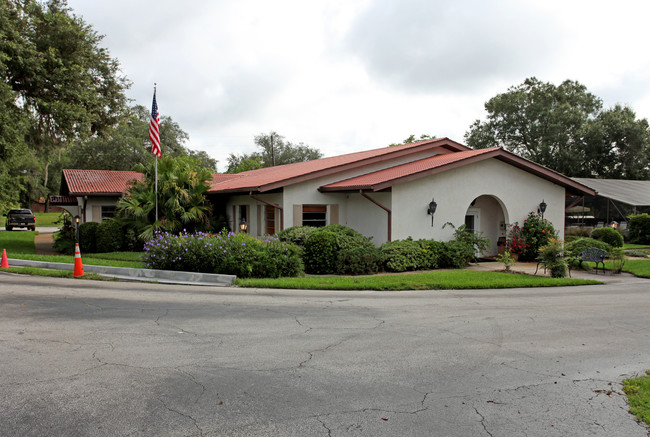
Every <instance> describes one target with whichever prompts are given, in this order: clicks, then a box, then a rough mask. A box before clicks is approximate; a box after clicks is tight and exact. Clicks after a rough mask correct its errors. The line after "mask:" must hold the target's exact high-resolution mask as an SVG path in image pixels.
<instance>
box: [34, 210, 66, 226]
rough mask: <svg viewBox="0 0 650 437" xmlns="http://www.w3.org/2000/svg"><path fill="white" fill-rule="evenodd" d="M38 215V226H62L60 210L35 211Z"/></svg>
mask: <svg viewBox="0 0 650 437" xmlns="http://www.w3.org/2000/svg"><path fill="white" fill-rule="evenodd" d="M34 215H35V216H36V226H47V227H60V226H61V223H57V222H58V221H61V213H60V212H35V213H34Z"/></svg>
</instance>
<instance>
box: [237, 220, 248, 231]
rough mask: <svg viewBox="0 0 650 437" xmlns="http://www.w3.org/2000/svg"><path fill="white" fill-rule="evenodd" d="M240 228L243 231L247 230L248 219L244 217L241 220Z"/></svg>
mask: <svg viewBox="0 0 650 437" xmlns="http://www.w3.org/2000/svg"><path fill="white" fill-rule="evenodd" d="M239 229H240V230H241V231H242V232H246V229H248V223H246V219H245V218H242V219H241V221H240V222H239Z"/></svg>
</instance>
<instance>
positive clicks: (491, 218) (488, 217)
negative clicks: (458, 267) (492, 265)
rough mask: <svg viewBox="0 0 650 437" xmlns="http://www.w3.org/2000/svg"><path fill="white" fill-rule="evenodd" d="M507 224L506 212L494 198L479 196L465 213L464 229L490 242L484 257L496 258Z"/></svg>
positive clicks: (485, 195) (503, 239) (503, 206)
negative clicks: (481, 235)
mask: <svg viewBox="0 0 650 437" xmlns="http://www.w3.org/2000/svg"><path fill="white" fill-rule="evenodd" d="M507 223H508V211H507V209H506V207H505V205H504V204H503V202H501V200H500V199H499V198H498V197H496V196H492V195H489V194H484V195H481V196H479V197H477V198H476V199H474V200H473V201H472V203H471V204H470V205H469V206H468V207H467V210H466V211H465V228H466V229H467V230H468V231H471V232H475V233H476V232H480V233H482V234H483V236H484V237H485V238H487V239H488V240H490V247H488V249H487V250H486V251H485V252H484V253H485V256H496V255H497V253H498V245H499V243H500V242H503V243H504V244H505V237H506V229H507Z"/></svg>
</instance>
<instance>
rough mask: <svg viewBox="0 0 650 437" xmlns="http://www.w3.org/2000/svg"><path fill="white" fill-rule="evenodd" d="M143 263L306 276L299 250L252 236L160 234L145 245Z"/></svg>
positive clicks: (241, 274)
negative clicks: (303, 274)
mask: <svg viewBox="0 0 650 437" xmlns="http://www.w3.org/2000/svg"><path fill="white" fill-rule="evenodd" d="M142 262H143V263H144V264H145V265H146V266H147V267H149V268H151V269H159V270H177V271H190V272H202V273H223V274H229V275H237V276H238V277H240V278H277V277H280V276H298V275H301V274H302V273H303V264H302V260H301V258H300V255H299V249H298V248H297V247H296V246H294V245H292V244H289V243H284V242H282V241H280V240H278V238H277V237H274V236H266V237H264V238H263V239H257V238H255V237H252V236H250V235H248V234H244V233H239V234H233V233H232V232H229V233H222V234H216V235H211V234H206V233H203V232H197V233H195V234H188V233H182V234H180V235H172V234H170V233H167V232H158V233H156V234H155V235H154V238H153V239H152V240H150V241H148V242H147V243H146V244H145V246H144V255H143V257H142Z"/></svg>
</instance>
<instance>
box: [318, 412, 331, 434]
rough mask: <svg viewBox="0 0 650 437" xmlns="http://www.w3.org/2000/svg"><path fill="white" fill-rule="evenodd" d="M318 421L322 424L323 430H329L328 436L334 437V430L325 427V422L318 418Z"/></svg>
mask: <svg viewBox="0 0 650 437" xmlns="http://www.w3.org/2000/svg"><path fill="white" fill-rule="evenodd" d="M316 420H318V421H319V422H320V424H321V425H322V426H323V428H325V429H326V430H327V435H328V436H330V437H331V435H332V430H331V429H329V428H328V427H327V425H325V422H323V421H322V420H320V419H319V418H318V417H316Z"/></svg>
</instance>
